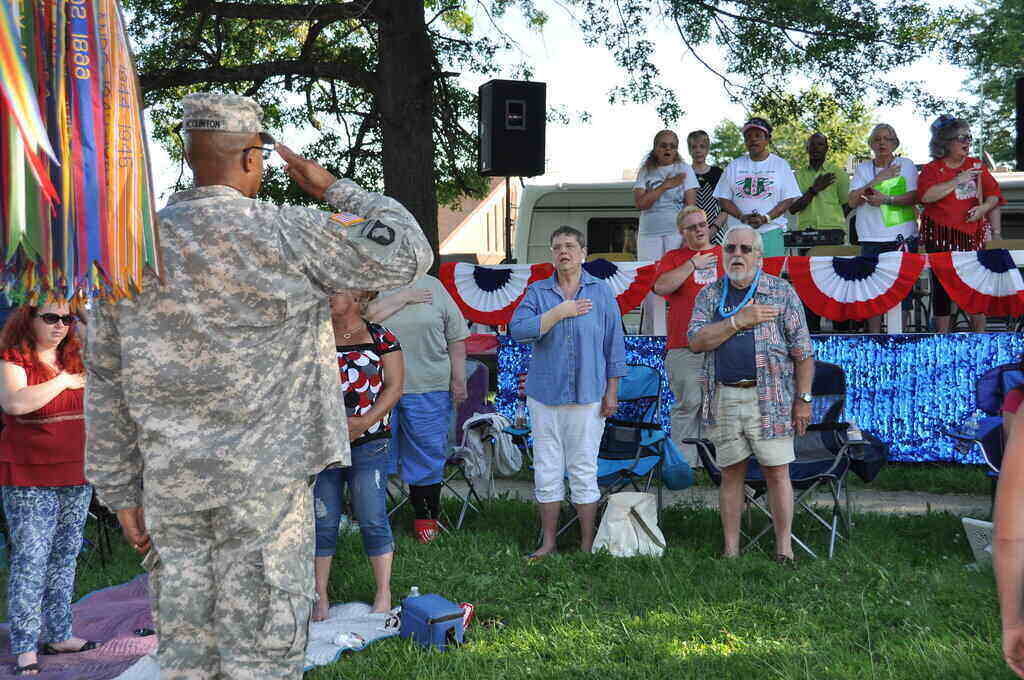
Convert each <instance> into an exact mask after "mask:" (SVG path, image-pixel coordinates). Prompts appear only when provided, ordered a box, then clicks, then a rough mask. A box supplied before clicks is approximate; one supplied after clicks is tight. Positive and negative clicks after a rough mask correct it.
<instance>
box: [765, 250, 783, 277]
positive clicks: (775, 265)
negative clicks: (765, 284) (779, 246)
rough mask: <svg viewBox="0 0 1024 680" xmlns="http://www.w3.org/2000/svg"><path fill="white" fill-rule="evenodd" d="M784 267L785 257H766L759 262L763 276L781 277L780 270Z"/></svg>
mask: <svg viewBox="0 0 1024 680" xmlns="http://www.w3.org/2000/svg"><path fill="white" fill-rule="evenodd" d="M785 266H786V256H785V255H779V256H776V257H766V258H764V259H763V260H762V261H761V269H763V270H764V273H765V274H771V275H772V276H782V269H783V268H784V267H785Z"/></svg>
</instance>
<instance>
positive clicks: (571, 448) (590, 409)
mask: <svg viewBox="0 0 1024 680" xmlns="http://www.w3.org/2000/svg"><path fill="white" fill-rule="evenodd" d="M526 405H527V406H528V407H529V409H530V426H531V430H532V433H533V486H534V495H535V496H536V498H537V502H538V503H559V502H561V501H562V500H564V499H565V477H566V476H567V475H568V477H569V490H570V492H571V497H572V502H573V503H575V504H577V505H579V504H582V503H596V502H597V501H598V499H600V498H601V492H600V491H599V490H598V488H597V449H598V447H599V446H600V445H601V433H602V432H603V431H604V418H602V417H601V402H599V401H595V402H594V403H592V404H566V405H564V406H548V405H546V404H542V403H540V402H539V401H537V400H536V399H534V398H532V397H527V398H526Z"/></svg>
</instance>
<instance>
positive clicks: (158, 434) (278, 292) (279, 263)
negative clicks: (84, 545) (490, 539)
mask: <svg viewBox="0 0 1024 680" xmlns="http://www.w3.org/2000/svg"><path fill="white" fill-rule="evenodd" d="M326 199H327V201H328V202H329V203H330V204H331V205H332V206H334V207H335V208H337V209H339V210H345V211H350V212H351V213H354V214H348V213H340V214H335V215H332V214H330V213H326V212H322V211H320V210H316V209H313V208H302V207H294V206H276V205H273V204H270V203H265V202H262V201H257V200H254V199H250V198H246V197H245V196H243V195H242V194H241V193H240V192H238V191H237V190H235V189H232V188H230V187H226V186H206V187H199V188H196V189H192V190H189V191H184V192H180V193H177V194H175V195H174V196H172V197H171V199H170V201H169V202H168V205H167V207H166V208H164V209H163V210H162V211H161V212H160V215H159V217H160V238H161V244H160V250H161V254H162V257H163V267H164V276H165V281H164V283H163V285H161V284H160V283H159V281H157V280H156V278H155V277H152V276H151V277H150V278H149V280H147V281H146V282H145V283H146V285H145V287H144V290H143V291H142V292H141V293H140V294H138V295H137V296H135V297H134V298H131V299H124V300H120V301H118V302H116V303H108V302H101V303H98V304H95V305H94V309H93V310H92V313H91V314H90V323H89V325H88V342H87V343H86V354H85V358H86V371H87V374H88V382H87V384H88V388H87V391H86V405H85V414H86V439H87V443H86V462H85V473H86V478H87V479H88V480H89V481H90V482H91V483H92V484H93V485H95V487H96V490H97V493H98V494H99V496H100V498H101V500H102V501H103V502H104V503H105V504H106V505H107V506H108V507H110V508H112V509H115V510H116V509H120V508H126V507H134V506H139V505H142V506H143V507H144V508H145V510H146V513H147V515H150V516H153V515H172V514H179V513H184V512H190V511H195V510H203V509H209V508H215V507H221V506H224V505H227V504H230V503H231V502H233V501H235V500H238V499H241V498H246V497H250V496H252V495H253V494H259V493H260V492H261V491H265V490H270V489H276V488H280V487H283V486H284V485H286V484H288V483H289V482H291V481H293V480H296V479H302V478H304V477H308V476H310V475H315V474H316V473H318V472H320V471H321V470H322V469H323V468H324V467H325V466H326V465H329V464H331V463H335V462H342V463H344V464H346V465H347V464H348V461H349V458H350V454H349V445H348V430H347V427H346V424H345V408H344V404H343V403H342V398H341V397H342V395H341V385H340V381H339V377H338V364H337V360H336V358H335V349H334V333H333V330H332V326H331V317H330V307H329V304H328V295H329V294H330V293H332V292H335V291H338V290H340V289H344V288H355V289H363V290H381V289H389V288H394V287H396V286H401V285H404V284H406V283H409V282H410V281H412V280H414V279H415V278H416V277H419V276H421V275H422V274H423V273H424V272H425V271H426V270H427V268H428V267H429V266H430V265H431V263H432V261H433V256H432V254H431V250H430V245H429V244H428V242H427V240H426V238H425V237H424V235H423V232H422V231H421V230H420V228H419V225H418V224H417V223H416V221H415V219H414V218H413V217H412V215H411V214H410V213H409V212H408V211H407V210H406V209H405V208H404V207H403V206H402V205H401V204H399V203H398V202H397V201H394V200H392V199H390V198H387V197H385V196H381V195H379V194H372V193H369V192H366V191H363V190H362V189H361V188H359V187H358V186H357V185H356V184H354V183H353V182H351V181H349V180H340V181H338V182H335V183H334V184H333V185H332V186H331V187H330V188H329V189H328V190H327V194H326ZM356 215H359V216H362V218H365V219H360V218H359V217H356Z"/></svg>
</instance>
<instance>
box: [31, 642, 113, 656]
mask: <svg viewBox="0 0 1024 680" xmlns="http://www.w3.org/2000/svg"><path fill="white" fill-rule="evenodd" d="M99 646H100V643H99V642H96V641H95V640H86V641H85V644H83V645H82V646H81V647H79V648H78V649H57V648H56V647H54V646H53V645H51V644H50V643H46V644H45V645H43V647H42V649H40V650H39V652H40V653H41V654H78V653H79V652H88V651H89V650H90V649H96V648H97V647H99Z"/></svg>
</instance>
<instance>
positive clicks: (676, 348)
mask: <svg viewBox="0 0 1024 680" xmlns="http://www.w3.org/2000/svg"><path fill="white" fill-rule="evenodd" d="M676 227H677V228H678V229H679V233H680V234H682V236H683V247H681V248H676V249H675V250H670V251H668V252H667V253H665V254H664V255H663V256H662V258H661V261H660V262H658V274H657V278H656V279H655V280H654V292H655V293H657V294H658V295H661V296H663V297H665V298H666V299H667V300H668V304H669V309H668V337H667V338H666V342H665V368H666V370H667V371H668V377H669V384H670V387H671V388H672V393H673V394H674V395H675V397H676V403H675V404H674V405H673V406H672V441H674V442H675V444H676V446H677V447H679V450H680V451H681V452H682V454H683V456H684V457H685V458H686V461H687V462H688V463H689V464H690V466H691V467H697V466H699V465H700V461H699V460H698V459H697V450H696V447H694V446H692V445H688V446H684V445H682V444H681V443H680V441H681V440H683V439H695V438H697V437H699V436H700V404H701V392H700V389H701V388H700V373H701V371H702V370H703V367H704V355H702V354H694V353H693V352H691V351H690V348H689V347H688V344H689V342H688V340H687V339H686V331H687V328H688V327H689V325H690V316H691V315H692V314H693V303H694V301H695V300H696V299H697V293H699V292H700V291H701V289H703V288H704V286H706V285H708V284H709V283H712V282H714V281H717V280H718V279H719V278H720V277H721V276H722V275H723V269H722V247H721V246H712V245H711V230H710V229H709V228H708V219H707V215H705V214H704V211H703V210H701V209H700V208H698V207H696V206H687V207H685V208H683V209H682V210H681V211H680V212H679V215H677V216H676Z"/></svg>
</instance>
